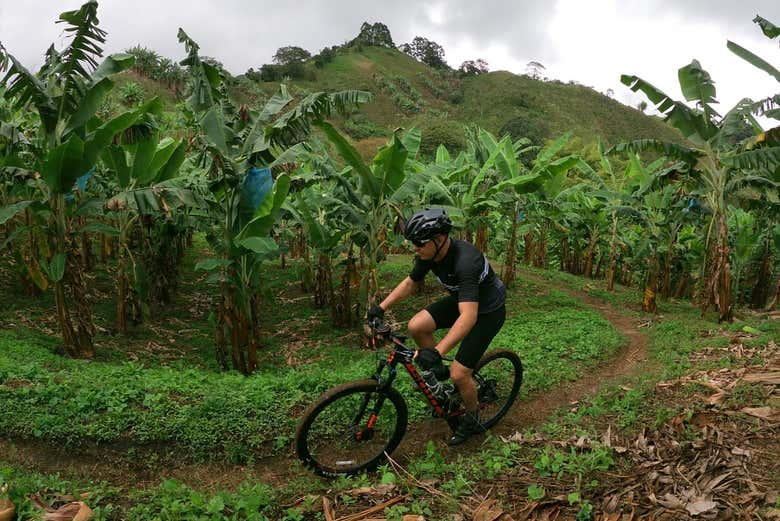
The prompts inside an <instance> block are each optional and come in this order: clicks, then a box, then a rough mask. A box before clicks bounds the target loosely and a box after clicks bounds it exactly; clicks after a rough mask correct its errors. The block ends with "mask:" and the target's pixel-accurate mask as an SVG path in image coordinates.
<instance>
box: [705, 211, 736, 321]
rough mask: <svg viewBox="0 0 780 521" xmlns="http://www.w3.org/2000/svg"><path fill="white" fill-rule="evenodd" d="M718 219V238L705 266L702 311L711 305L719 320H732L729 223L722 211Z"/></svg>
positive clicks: (717, 216) (715, 217) (716, 217)
mask: <svg viewBox="0 0 780 521" xmlns="http://www.w3.org/2000/svg"><path fill="white" fill-rule="evenodd" d="M714 219H716V223H715V224H716V227H717V230H716V233H717V236H716V239H715V241H714V243H713V246H712V252H711V255H710V256H709V266H705V274H706V276H705V279H704V294H703V299H702V307H701V312H702V314H704V312H705V311H706V310H707V309H708V308H709V306H710V305H714V307H715V309H716V310H717V311H718V322H724V321H727V322H728V321H731V318H732V305H731V266H730V264H729V253H730V248H729V243H728V224H727V221H726V215H725V214H724V213H722V212H720V213H719V214H718V215H716V216H714Z"/></svg>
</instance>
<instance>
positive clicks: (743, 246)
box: [729, 208, 761, 304]
mask: <svg viewBox="0 0 780 521" xmlns="http://www.w3.org/2000/svg"><path fill="white" fill-rule="evenodd" d="M730 210H731V212H730V219H729V230H730V232H731V234H732V235H733V240H732V243H733V244H734V248H733V250H732V252H731V253H732V265H733V266H734V296H735V301H736V303H737V304H741V303H742V300H743V299H742V294H741V293H740V285H741V281H742V276H743V274H744V270H745V268H746V267H747V265H748V263H749V262H750V258H751V255H752V253H753V249H754V247H755V246H756V245H757V244H758V243H759V237H760V235H761V234H760V230H759V229H758V228H757V227H756V218H755V216H754V215H753V214H751V213H750V212H746V211H745V210H743V209H741V208H731V209H730Z"/></svg>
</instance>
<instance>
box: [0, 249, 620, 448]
mask: <svg viewBox="0 0 780 521" xmlns="http://www.w3.org/2000/svg"><path fill="white" fill-rule="evenodd" d="M408 261H409V260H408V258H403V257H400V258H394V259H392V261H391V262H389V263H388V264H387V266H386V267H385V270H384V272H383V274H382V278H383V280H386V281H388V282H387V284H386V285H387V287H388V288H389V287H390V286H391V285H392V283H394V282H395V281H397V280H400V278H401V277H403V276H404V274H405V273H406V271H407V269H408V266H409V264H408ZM270 271H271V270H269V272H270ZM273 273H277V274H278V275H275V278H274V279H273V280H272V281H270V282H269V285H268V288H269V291H270V292H272V293H273V294H275V295H276V297H277V299H279V301H284V300H285V299H287V300H290V301H292V300H294V303H292V302H291V303H289V304H286V305H276V306H271V305H269V306H268V313H267V317H266V322H267V324H268V326H267V327H266V329H267V330H268V331H269V337H268V338H267V339H266V342H265V343H266V345H267V347H266V349H265V351H264V352H263V353H262V365H261V367H260V370H259V371H258V372H257V373H256V374H255V375H253V376H251V377H248V378H247V377H243V376H241V375H239V374H236V373H220V372H218V371H216V370H214V367H213V362H211V361H210V360H209V359H208V358H207V357H208V356H209V354H210V353H209V354H207V349H206V347H205V346H206V345H207V344H208V342H209V339H210V337H209V336H208V316H202V317H201V318H200V319H199V321H198V320H193V321H188V324H187V326H188V328H190V329H193V330H195V331H196V332H197V333H196V334H197V335H198V339H197V340H194V339H192V338H191V339H190V341H189V342H188V345H191V346H192V348H191V350H190V351H185V353H184V354H183V356H182V358H181V359H180V360H175V359H174V360H170V359H168V358H166V359H165V360H164V362H165V364H164V365H161V364H155V363H153V362H154V358H153V354H147V355H146V357H145V359H144V360H142V361H141V362H135V361H128V360H127V358H125V359H124V360H122V359H121V349H120V347H118V345H119V344H121V342H120V341H119V339H117V338H116V337H115V336H111V335H109V334H105V336H106V337H107V340H110V342H109V343H110V344H111V345H112V346H113V347H112V351H111V355H110V356H101V357H100V358H99V359H98V360H96V361H89V362H87V361H82V360H71V359H67V358H64V357H61V356H60V355H58V354H56V353H55V351H56V349H57V345H58V344H57V340H56V339H55V338H53V337H48V336H46V335H43V334H41V332H40V331H35V330H32V329H30V328H24V327H15V328H13V329H7V330H1V331H0V410H3V411H5V412H4V414H3V415H2V417H0V434H1V435H3V436H7V437H11V438H16V439H36V440H45V441H46V442H51V443H56V444H65V445H67V446H72V447H77V446H79V445H82V444H88V445H90V446H93V445H99V444H101V443H118V442H119V443H123V444H129V445H139V446H144V445H154V446H158V445H160V446H165V447H167V448H170V449H171V450H178V451H180V452H181V453H182V454H184V455H186V457H188V458H194V459H203V458H214V457H216V458H220V459H222V458H224V459H227V460H228V461H231V462H241V461H246V460H248V459H252V458H254V457H257V456H266V455H270V454H275V453H280V452H284V451H286V450H288V449H289V446H290V441H291V439H292V437H293V433H294V429H295V426H296V424H297V421H298V417H299V414H300V412H302V411H303V409H304V408H305V407H306V406H307V405H308V404H309V403H310V402H312V401H313V400H314V399H315V398H316V397H317V396H318V395H319V394H320V393H321V392H323V391H324V390H326V389H328V388H330V387H332V386H334V385H337V384H339V383H343V382H346V381H350V380H355V379H361V378H365V377H368V376H370V375H371V374H372V373H373V370H374V368H375V366H376V364H377V361H378V360H379V358H380V357H384V356H385V351H384V350H382V351H379V352H372V351H370V350H366V349H363V348H361V346H360V343H361V342H360V333H359V331H357V329H358V328H356V331H344V330H335V329H333V328H331V327H330V325H329V319H328V318H327V314H326V313H324V312H323V311H322V310H317V309H315V308H314V307H313V305H312V304H311V299H310V298H308V297H306V296H305V295H303V298H300V297H301V295H299V294H298V292H297V288H296V287H295V281H296V280H297V268H296V267H291V268H289V269H288V270H286V271H283V270H273ZM440 294H441V293H440V292H439V291H438V290H435V289H432V288H431V289H429V290H428V291H426V292H425V293H423V294H422V295H419V296H416V297H414V298H413V299H410V300H409V301H408V302H405V303H404V305H403V306H399V308H398V309H394V310H393V311H394V316H396V317H398V318H399V319H401V318H403V319H404V320H405V319H406V318H407V317H410V316H411V315H412V313H413V312H414V311H415V310H416V309H419V307H421V306H423V305H424V304H425V303H426V302H428V301H430V300H433V299H435V298H438V296H439V295H440ZM190 296H191V295H190ZM185 300H186V296H185ZM44 301H45V300H44ZM509 302H510V304H509V313H508V315H509V316H508V319H507V323H506V325H505V326H504V328H503V330H502V331H501V333H500V334H499V336H498V337H497V338H496V339H495V340H494V343H493V346H494V347H496V348H505V349H511V350H514V351H516V352H518V353H519V354H520V356H521V357H522V358H523V360H524V361H525V364H526V367H527V369H526V374H525V376H526V380H525V384H524V386H523V393H530V392H534V391H538V390H541V389H545V388H550V387H552V386H555V385H557V384H559V383H560V382H562V381H565V380H571V379H575V378H577V377H579V376H581V375H582V374H583V371H585V370H586V368H587V367H588V366H590V365H593V364H595V363H596V362H597V361H598V360H600V359H603V358H604V357H607V356H609V354H610V353H612V352H613V351H614V350H615V349H616V348H617V347H618V345H619V344H620V342H621V339H620V337H619V335H618V334H617V333H616V332H615V330H614V329H613V328H612V326H611V325H610V324H609V323H608V322H607V321H606V320H604V319H603V318H602V317H601V316H600V315H599V314H598V313H596V312H594V311H591V310H588V309H586V308H584V307H583V306H582V305H581V304H580V303H579V302H578V301H576V300H575V299H573V298H571V297H568V296H566V295H565V294H563V293H561V292H560V291H557V290H554V289H550V288H546V287H544V286H542V285H539V284H535V283H532V282H527V281H526V282H523V283H520V284H518V285H517V287H516V288H514V289H512V290H511V292H510V297H509ZM47 304H48V302H47ZM25 305H30V301H25ZM103 307H105V308H106V309H104V310H102V311H101V309H102V307H101V306H100V305H99V306H97V307H96V311H97V313H98V314H100V313H103V319H102V320H104V321H105V323H106V324H107V323H108V322H109V321H110V308H109V306H106V305H105V304H104V305H103ZM178 307H179V306H178V305H174V308H178ZM37 312H38V313H40V314H44V312H43V310H37ZM272 328H273V329H272ZM155 331H159V329H158V327H157V325H156V324H155V323H150V324H147V326H146V328H145V329H144V328H140V329H139V330H138V331H136V332H135V334H134V336H133V337H132V338H130V339H129V340H128V343H129V344H133V345H134V344H135V343H141V344H143V343H144V342H148V341H151V338H150V337H151V336H152V335H153V334H154V332H155ZM108 337H110V338H108ZM156 340H157V341H159V342H163V341H164V339H160V338H158V339H156ZM176 343H177V344H179V345H181V344H183V343H187V341H186V340H184V339H181V340H177V342H176ZM99 349H100V346H98V350H99ZM181 349H185V348H181ZM200 357H202V358H200ZM399 385H400V387H401V389H402V391H403V392H404V393H405V395H406V396H407V398H408V401H409V405H410V409H411V413H412V418H413V419H419V418H423V417H425V416H427V412H426V406H425V403H424V402H423V401H422V399H421V398H420V396H419V395H417V393H416V391H414V390H413V389H412V384H411V379H410V378H406V377H402V378H400V379H399ZM290 411H292V414H290ZM74 418H78V421H75V422H74V421H73V419H74Z"/></svg>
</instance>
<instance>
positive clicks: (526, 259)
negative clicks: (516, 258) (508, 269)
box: [523, 231, 534, 266]
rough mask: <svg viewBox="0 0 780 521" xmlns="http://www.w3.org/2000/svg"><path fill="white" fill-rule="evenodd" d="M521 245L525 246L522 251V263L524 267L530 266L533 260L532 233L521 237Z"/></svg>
mask: <svg viewBox="0 0 780 521" xmlns="http://www.w3.org/2000/svg"><path fill="white" fill-rule="evenodd" d="M523 243H524V246H525V249H524V251H523V263H525V265H526V266H530V265H531V261H532V259H533V258H534V257H533V255H534V234H533V232H532V231H530V232H528V233H526V234H525V235H523Z"/></svg>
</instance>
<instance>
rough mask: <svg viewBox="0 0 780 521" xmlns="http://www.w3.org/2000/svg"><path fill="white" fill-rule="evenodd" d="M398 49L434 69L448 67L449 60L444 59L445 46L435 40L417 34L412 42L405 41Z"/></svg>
mask: <svg viewBox="0 0 780 521" xmlns="http://www.w3.org/2000/svg"><path fill="white" fill-rule="evenodd" d="M398 49H399V50H400V51H401V52H403V53H406V54H408V55H409V56H411V57H412V58H414V59H416V60H418V61H421V62H423V63H424V64H426V65H428V66H430V67H433V68H434V69H446V68H447V62H445V61H444V47H442V46H441V45H439V44H438V43H436V42H434V41H433V40H429V39H427V38H423V37H422V36H415V37H414V40H412V42H411V43H405V44H403V45H401V46H400V47H399V48H398Z"/></svg>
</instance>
